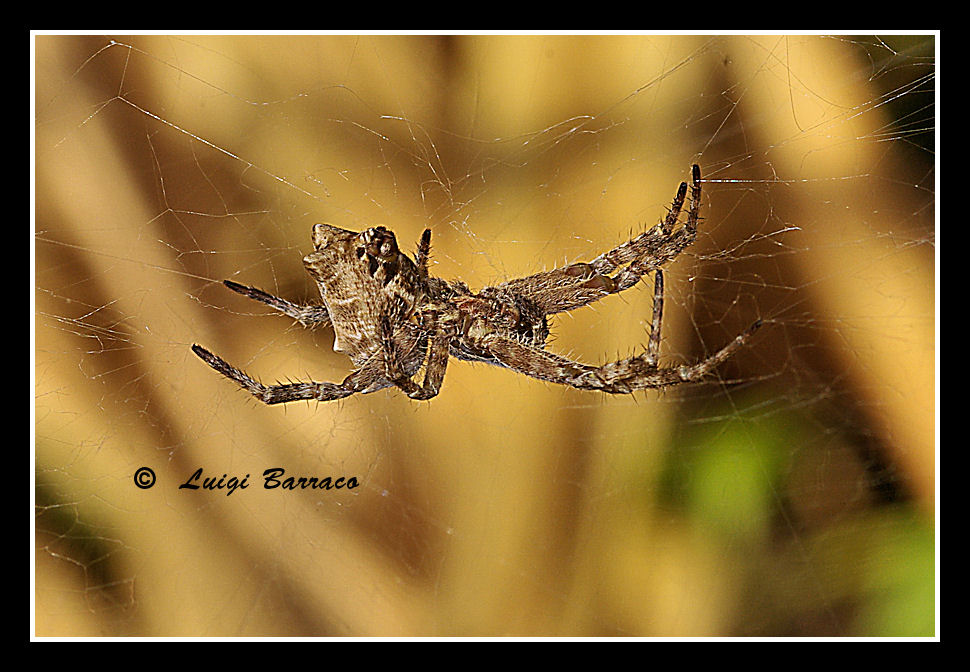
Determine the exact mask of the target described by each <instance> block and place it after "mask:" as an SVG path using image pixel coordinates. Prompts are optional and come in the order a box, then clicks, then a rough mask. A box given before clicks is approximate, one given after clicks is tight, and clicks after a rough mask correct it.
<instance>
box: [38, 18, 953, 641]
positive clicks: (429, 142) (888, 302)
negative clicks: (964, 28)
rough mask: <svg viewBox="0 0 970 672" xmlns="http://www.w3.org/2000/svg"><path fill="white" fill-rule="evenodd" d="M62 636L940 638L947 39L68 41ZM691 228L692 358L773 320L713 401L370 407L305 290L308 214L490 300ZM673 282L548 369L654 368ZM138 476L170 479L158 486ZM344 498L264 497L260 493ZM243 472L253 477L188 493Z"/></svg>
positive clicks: (51, 97)
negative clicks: (652, 342) (330, 482)
mask: <svg viewBox="0 0 970 672" xmlns="http://www.w3.org/2000/svg"><path fill="white" fill-rule="evenodd" d="M34 47H35V76H36V90H35V99H34V104H35V110H34V112H35V117H34V119H35V126H34V131H35V137H36V166H35V169H36V170H35V179H36V202H35V212H36V224H35V239H34V249H35V292H34V297H35V301H36V311H35V315H34V324H35V329H36V342H35V351H34V354H35V370H34V371H35V389H34V395H35V396H34V408H35V437H36V438H35V445H34V451H35V455H36V471H35V475H34V476H35V488H34V492H35V526H36V535H35V553H36V560H35V591H34V599H35V621H34V627H35V631H36V634H37V635H40V636H47V635H52V636H74V635H82V636H101V635H115V636H127V635H134V636H278V635H283V636H333V635H340V636H357V635H366V636H499V635H502V636H579V637H589V636H637V637H639V636H659V637H680V636H904V637H908V636H932V635H933V634H934V633H935V632H936V606H937V605H936V601H935V592H936V591H935V588H936V576H935V566H936V557H935V548H936V546H935V537H936V518H935V516H936V490H935V482H936V479H935V471H936V460H935V433H936V429H937V428H936V420H935V418H936V413H935V407H936V393H935V387H936V379H935V358H936V351H935V327H934V324H935V319H936V312H935V311H936V308H935V296H936V284H935V276H936V233H935V226H936V221H935V179H936V175H935V169H934V164H935V141H936V138H935V133H936V129H935V109H934V90H935V86H936V82H935V49H936V44H935V39H934V37H933V36H916V35H909V36H890V37H878V38H877V37H844V36H843V37H821V36H807V35H801V36H794V37H784V36H742V35H735V36H723V37H722V36H663V37H649V36H640V37H637V36H632V37H620V36H607V37H594V36H537V37H532V36H471V37H464V36H429V37H425V36H411V37H396V36H366V37H357V36H318V37H295V36H273V37H241V36H216V37H209V36H180V37H169V36H133V37H129V36H114V37H101V36H63V37H62V36H36V37H35V38H34ZM692 163H697V164H699V165H700V167H701V171H702V173H703V176H704V179H705V183H704V185H703V187H704V195H703V203H702V210H701V216H702V217H703V220H702V222H701V225H700V234H699V236H698V239H697V242H696V243H695V244H694V245H693V246H692V247H691V248H690V249H689V250H688V251H687V252H686V253H685V254H683V255H682V256H681V257H679V258H678V259H677V260H676V261H675V262H674V263H673V264H672V265H671V267H670V268H669V270H668V271H667V274H666V278H665V279H666V281H667V282H666V285H667V302H666V305H665V309H666V312H665V322H664V333H663V339H664V340H663V344H662V350H661V352H662V355H661V356H662V361H663V362H664V363H665V364H667V365H678V364H681V363H685V362H693V361H696V360H698V359H701V358H703V357H704V356H706V355H707V354H710V353H712V352H714V351H716V350H717V349H719V348H720V347H722V346H723V345H724V344H725V343H727V342H728V341H730V340H731V339H732V338H734V336H735V335H736V334H738V333H739V332H740V331H741V330H742V329H744V328H745V327H746V326H747V325H749V324H750V323H751V322H753V321H754V320H755V319H757V318H759V317H760V318H762V319H763V320H764V321H765V327H764V328H763V329H762V330H761V331H760V332H759V333H758V334H757V335H756V336H755V338H753V339H752V341H751V342H750V343H749V344H747V346H746V347H745V348H744V350H743V351H742V352H740V353H739V354H738V355H737V356H736V357H735V358H733V359H732V360H731V361H729V362H727V363H726V364H725V365H723V366H722V367H720V369H719V370H718V371H717V375H716V376H713V377H712V378H711V379H710V380H708V381H705V382H703V383H700V384H693V385H690V386H686V387H679V388H674V389H669V390H667V391H664V392H656V391H648V392H639V393H637V394H635V395H633V396H616V397H613V396H607V395H601V394H597V393H593V392H581V391H577V390H572V389H566V388H563V387H560V386H555V385H550V384H547V383H543V382H540V381H536V380H532V379H529V378H525V377H522V376H518V375H516V374H513V373H511V372H509V371H506V370H502V369H498V368H495V367H488V366H485V365H474V364H470V363H465V362H457V361H454V360H453V361H452V363H451V365H450V367H449V370H448V374H447V377H446V379H445V383H444V386H443V388H442V391H441V394H440V395H439V396H438V397H436V398H435V399H433V400H431V401H430V402H427V403H421V402H414V401H411V400H409V399H408V398H407V397H406V396H405V395H403V394H402V393H400V392H396V391H393V390H388V391H382V392H378V393H375V394H371V395H366V396H356V397H351V398H348V399H346V400H343V401H340V402H336V403H329V404H306V403H294V404H288V405H286V406H285V407H281V406H277V407H266V406H263V405H262V404H259V403H258V402H256V401H255V400H254V399H253V398H252V397H250V396H249V395H247V394H246V393H244V392H242V391H240V390H239V389H238V388H237V387H236V386H234V385H233V384H232V383H230V382H229V381H227V380H225V379H223V378H222V377H220V376H219V375H217V374H215V373H214V372H213V371H212V370H210V369H209V368H208V367H206V366H205V365H204V364H203V363H202V362H200V361H199V360H198V359H197V358H196V357H195V356H194V355H193V354H192V353H191V351H190V350H189V347H190V345H191V344H192V343H200V344H203V345H205V346H206V347H207V348H209V349H211V350H212V351H213V352H215V353H217V354H219V355H220V356H222V357H224V358H225V359H226V360H227V361H229V362H231V363H233V364H234V365H236V366H239V367H240V368H243V369H245V370H246V371H248V372H250V373H251V374H253V375H255V376H257V377H259V378H261V379H262V380H263V381H264V382H275V381H277V380H311V379H312V380H329V381H340V380H342V379H343V377H344V376H346V375H347V373H349V371H350V368H349V360H348V359H347V358H346V357H344V356H342V355H339V354H336V353H334V352H332V350H331V346H332V343H333V334H332V331H330V330H328V329H318V330H305V329H303V328H302V327H300V326H299V325H293V324H292V323H291V322H290V321H289V320H287V319H286V318H283V317H280V316H277V315H273V314H271V311H269V310H268V309H265V308H263V307H261V306H260V305H259V304H257V303H254V302H252V301H248V300H246V299H245V298H244V297H241V296H239V295H236V294H234V293H232V292H230V291H228V290H227V289H226V288H225V287H224V286H223V285H222V284H221V281H222V280H223V279H225V278H230V279H233V280H235V281H237V282H241V283H244V284H249V285H255V286H257V287H260V288H262V289H264V290H266V291H269V292H271V293H273V294H276V295H279V296H283V297H287V298H289V299H291V300H294V301H299V302H313V301H316V300H317V299H318V295H317V293H316V288H315V287H314V286H313V284H312V282H311V281H310V279H309V277H308V276H307V275H306V273H305V272H304V270H303V265H302V257H303V255H304V254H306V253H307V252H308V251H310V250H311V249H312V248H311V245H310V239H309V235H310V227H311V226H312V224H313V223H314V222H317V221H327V222H330V223H333V224H335V225H337V226H341V227H343V228H347V229H353V230H360V229H363V228H366V227H370V226H378V225H381V226H386V227H388V228H390V229H392V230H393V231H395V233H396V234H397V236H398V240H399V242H400V243H401V246H402V248H405V249H414V246H415V245H416V243H417V240H418V238H419V236H420V233H421V231H422V230H423V229H424V228H426V227H430V228H431V229H432V230H433V240H432V244H433V250H432V252H433V266H432V274H434V275H437V276H440V277H444V278H448V279H461V280H464V281H465V282H467V283H468V284H469V285H470V286H471V287H472V288H473V289H477V288H480V287H482V286H485V285H488V284H494V283H496V282H500V281H502V280H505V279H508V278H513V277H519V276H522V275H527V274H530V273H534V272H537V271H540V270H543V269H547V268H552V267H554V266H556V265H559V264H563V263H567V262H575V261H585V260H589V259H591V258H593V257H595V256H596V255H598V254H600V253H601V252H603V251H605V250H607V249H610V248H612V247H614V246H615V245H617V244H619V243H621V242H623V241H625V240H627V239H628V238H630V237H631V236H634V235H636V234H637V233H639V232H640V231H642V230H644V229H645V228H647V227H649V226H652V225H653V224H654V223H655V222H657V221H658V220H659V219H661V218H662V217H663V216H664V214H665V213H666V208H668V207H669V205H670V201H671V200H672V198H673V196H674V194H675V193H676V190H677V186H678V184H679V183H680V182H681V181H682V180H686V179H688V176H689V171H690V166H691V164H692ZM651 289H652V281H651V280H649V279H648V281H647V282H645V283H644V284H642V285H641V286H639V287H638V288H635V289H633V290H630V291H629V292H626V293H624V294H623V295H621V296H617V297H609V298H607V299H605V300H603V301H600V302H598V303H596V304H595V305H594V306H592V307H589V308H586V309H583V310H580V311H576V312H574V313H570V314H567V315H562V316H559V317H558V318H556V319H555V321H554V324H553V338H552V339H551V342H550V344H549V346H548V347H549V349H550V350H553V351H555V352H558V353H562V354H566V355H569V356H571V357H573V358H576V359H580V360H582V361H586V362H595V363H599V362H607V361H612V360H614V359H617V358H621V357H626V356H629V355H630V354H632V353H634V352H639V351H642V349H643V348H644V347H645V344H646V340H647V330H648V328H649V320H650V315H651V305H652V303H651V298H652V291H651ZM141 467H149V468H151V469H152V470H153V471H154V472H155V474H156V477H157V481H156V483H155V485H154V487H152V488H150V489H141V488H139V487H136V485H135V482H134V475H135V472H136V471H137V470H138V469H139V468H141ZM274 467H279V468H283V469H285V470H286V475H288V476H289V475H292V476H318V477H325V476H332V477H334V478H336V477H339V476H344V477H350V476H354V477H355V478H356V479H357V480H358V481H359V484H360V485H359V487H357V488H354V489H341V490H329V491H328V490H302V491H301V490H295V491H282V490H280V489H276V490H265V489H263V487H262V478H261V474H262V473H263V471H264V470H266V469H269V468H274ZM200 468H201V469H202V470H203V473H204V475H205V476H206V477H209V476H212V477H216V478H218V477H220V476H222V475H223V474H225V475H226V477H227V479H228V478H229V477H232V476H237V477H238V478H242V477H244V476H245V475H246V474H249V479H248V480H249V483H250V487H249V488H248V489H245V490H236V491H235V492H233V493H232V494H228V495H227V494H226V490H216V491H204V490H198V491H191V490H187V489H180V488H179V487H178V486H179V484H182V483H184V482H185V481H186V480H187V479H188V478H189V477H190V476H191V475H192V474H193V472H195V471H196V470H197V469H200Z"/></svg>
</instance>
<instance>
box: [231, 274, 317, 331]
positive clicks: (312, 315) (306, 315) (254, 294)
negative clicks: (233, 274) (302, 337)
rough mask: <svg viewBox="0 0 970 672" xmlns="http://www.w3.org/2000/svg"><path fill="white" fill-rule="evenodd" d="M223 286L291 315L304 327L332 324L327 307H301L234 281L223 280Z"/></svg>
mask: <svg viewBox="0 0 970 672" xmlns="http://www.w3.org/2000/svg"><path fill="white" fill-rule="evenodd" d="M222 284H224V285H225V286H226V287H228V288H229V289H231V290H232V291H234V292H237V293H239V294H242V295H243V296H248V297H249V298H250V299H253V300H255V301H259V302H261V303H265V304H266V305H267V306H269V307H270V308H273V309H274V310H278V311H279V312H281V313H283V314H284V315H289V316H290V317H292V318H293V319H294V320H296V321H297V322H299V323H300V324H302V325H303V326H304V327H312V326H314V325H317V324H323V325H327V324H330V314H329V313H328V312H327V307H326V306H314V305H307V306H301V305H299V304H296V303H292V302H290V301H287V300H286V299H281V298H279V297H277V296H273V295H272V294H267V293H266V292H264V291H263V290H261V289H256V288H255V287H247V286H246V285H240V284H239V283H238V282H233V281H232V280H223V281H222Z"/></svg>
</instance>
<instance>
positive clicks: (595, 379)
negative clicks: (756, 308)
mask: <svg viewBox="0 0 970 672" xmlns="http://www.w3.org/2000/svg"><path fill="white" fill-rule="evenodd" d="M760 327H761V320H758V321H756V322H755V323H754V324H752V325H751V326H750V327H748V328H747V329H746V330H745V331H743V332H742V333H741V334H739V335H738V336H737V337H736V338H735V339H734V340H733V341H731V342H730V343H728V344H727V345H725V346H724V347H723V348H721V349H720V350H718V351H717V352H715V353H714V354H713V355H711V356H709V357H707V358H706V359H703V360H701V361H700V362H697V363H695V364H690V365H683V366H677V367H670V368H663V367H658V366H657V364H656V363H655V362H653V363H651V357H655V356H656V355H655V354H651V353H650V352H649V351H648V352H647V353H644V354H643V355H639V356H635V357H630V358H628V359H622V360H619V361H616V362H612V363H609V364H604V365H603V366H592V365H589V364H583V363H581V362H575V361H572V360H570V359H567V358H565V357H562V356H560V355H556V354H553V353H551V352H546V351H545V350H542V349H540V348H536V347H533V346H530V345H528V344H525V343H522V342H521V341H518V340H515V339H510V338H505V337H503V336H499V335H496V334H491V335H489V336H486V337H485V339H483V345H484V346H485V347H486V348H487V349H488V351H489V352H490V353H491V354H492V355H494V356H495V358H496V359H497V360H498V361H499V362H501V363H502V364H503V365H504V366H506V367H508V368H510V369H512V370H513V371H517V372H519V373H522V374H524V375H527V376H531V377H533V378H538V379H539V380H544V381H547V382H550V383H557V384H560V385H568V386H570V387H575V388H578V389H581V390H599V391H600V392H608V393H610V394H630V393H632V392H633V391H634V390H643V389H647V388H663V387H670V386H672V385H679V384H681V383H688V382H693V381H696V380H699V379H701V378H704V377H705V376H707V375H708V374H710V373H711V372H712V371H713V370H714V369H715V368H717V366H719V365H720V364H721V363H722V362H724V361H725V360H727V359H728V358H729V357H731V355H733V354H734V353H735V352H736V351H737V350H738V349H739V348H741V347H742V346H743V345H744V344H745V342H746V341H747V340H748V339H749V338H750V337H751V335H752V334H754V333H755V332H756V331H757V330H758V329H759V328H760Z"/></svg>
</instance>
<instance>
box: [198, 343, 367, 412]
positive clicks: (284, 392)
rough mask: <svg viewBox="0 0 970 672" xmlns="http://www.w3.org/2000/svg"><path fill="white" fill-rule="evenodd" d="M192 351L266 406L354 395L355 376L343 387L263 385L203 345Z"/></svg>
mask: <svg viewBox="0 0 970 672" xmlns="http://www.w3.org/2000/svg"><path fill="white" fill-rule="evenodd" d="M192 352H194V353H195V354H197V355H198V356H199V357H200V358H202V361H204V362H205V363H206V364H208V365H209V366H211V367H212V368H213V369H215V370H216V371H218V372H219V373H221V374H222V375H224V376H225V377H226V378H229V379H230V380H233V381H235V382H236V383H237V384H238V385H239V386H240V387H242V388H243V389H244V390H246V391H247V392H249V393H250V394H251V395H253V396H254V397H256V398H257V399H259V400H260V401H261V402H263V403H264V404H269V405H272V404H285V403H286V402H288V401H299V400H316V401H333V400H335V399H342V398H344V397H349V396H350V395H351V394H354V392H356V391H357V390H356V389H354V386H353V385H352V384H348V381H351V379H352V378H353V376H354V374H351V376H348V377H347V379H346V380H345V381H344V382H343V383H342V384H340V385H338V384H337V383H315V382H309V383H284V384H278V385H263V384H262V383H260V382H259V381H257V380H254V379H253V378H252V377H251V376H249V374H247V373H246V372H244V371H242V370H240V369H237V368H236V367H234V366H232V365H231V364H228V363H227V362H226V361H225V360H224V359H222V358H221V357H218V356H216V355H213V354H212V353H211V352H209V351H208V350H206V349H205V348H203V347H202V346H201V345H193V346H192Z"/></svg>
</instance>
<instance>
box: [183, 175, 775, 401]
mask: <svg viewBox="0 0 970 672" xmlns="http://www.w3.org/2000/svg"><path fill="white" fill-rule="evenodd" d="M700 178H701V173H700V168H698V167H697V166H696V165H695V166H694V167H693V171H692V185H691V193H690V208H689V211H688V214H687V222H686V223H685V225H684V226H683V227H681V228H679V229H677V230H676V231H674V225H675V224H676V222H677V218H678V217H679V215H680V211H681V208H682V207H683V205H684V199H685V198H686V196H687V183H686V182H684V183H681V185H680V188H679V189H678V190H677V196H676V197H675V198H674V202H673V205H672V206H671V208H670V212H669V213H668V214H667V217H666V218H665V219H664V220H663V221H662V222H660V223H659V224H657V225H656V226H654V227H653V228H651V229H650V230H649V231H646V232H645V233H642V234H640V235H639V236H637V237H636V238H634V239H633V240H630V241H628V242H626V243H623V244H622V245H620V246H619V247H617V248H615V249H612V250H610V251H609V252H607V253H605V254H601V255H600V256H598V257H596V258H595V259H593V260H592V261H591V262H589V263H578V264H571V265H569V266H563V267H561V268H556V269H553V270H551V271H545V272H543V273H537V274H535V275H530V276H528V277H526V278H519V279H517V280H510V281H508V282H503V283H502V284H500V285H496V286H494V287H486V288H485V289H483V290H482V291H480V292H479V293H477V294H472V292H471V291H470V290H469V289H468V287H467V286H466V285H465V283H463V282H457V281H456V282H447V281H445V280H441V279H440V278H434V277H431V276H429V275H428V256H429V254H430V251H431V230H430V229H428V230H426V231H425V232H424V234H423V235H422V236H421V242H420V243H419V245H418V251H417V255H416V256H415V259H414V261H412V260H411V259H410V258H409V257H408V256H407V255H405V254H404V253H403V252H401V251H400V250H399V249H398V247H397V240H396V239H395V237H394V234H393V233H392V232H390V231H388V230H387V229H385V228H384V227H382V226H378V227H376V228H372V229H367V230H366V231H363V232H361V233H355V232H353V231H345V230H344V229H338V228H337V227H335V226H330V225H329V224H315V225H314V227H313V248H314V251H313V252H312V253H311V254H309V255H307V256H306V257H305V258H304V259H303V263H304V265H305V266H306V269H307V271H308V272H309V273H310V275H311V276H313V278H314V279H315V280H316V281H317V284H318V285H319V287H320V295H321V296H322V297H323V304H324V305H322V306H320V305H307V306H301V305H297V304H295V303H291V302H289V301H287V300H285V299H280V298H277V297H275V296H272V295H270V294H267V293H266V292H263V291H261V290H259V289H255V288H253V287H246V286H244V285H240V284H238V283H235V282H232V281H230V280H226V281H224V282H225V285H226V286H227V287H228V288H229V289H231V290H233V291H234V292H238V293H240V294H243V295H245V296H248V297H249V298H251V299H255V300H257V301H261V302H262V303H265V304H267V305H268V306H270V307H271V308H273V309H275V310H278V311H279V312H281V313H284V314H286V315H289V316H290V317H291V318H293V319H294V320H297V321H298V322H300V323H301V324H303V325H304V326H307V327H309V326H314V325H319V324H328V323H329V324H332V325H333V330H334V334H335V338H334V343H333V349H334V350H335V351H336V352H343V353H346V354H347V355H348V356H349V357H350V359H351V361H352V362H353V364H354V372H353V373H351V374H350V375H349V376H347V377H346V378H345V379H344V381H343V382H342V383H315V382H309V383H286V384H278V385H263V384H262V383H260V382H258V381H256V380H254V379H253V378H252V377H250V376H249V375H247V374H246V373H244V372H243V371H240V370H239V369H237V368H235V367H233V366H230V365H229V364H227V363H226V362H225V361H223V360H222V359H220V358H219V357H217V356H216V355H213V354H212V353H211V352H209V351H208V350H206V349H205V348H203V347H201V346H199V345H193V346H192V350H193V351H194V352H195V354H197V355H198V356H199V357H201V358H202V359H203V360H204V361H205V362H206V363H207V364H208V365H209V366H211V367H212V368H213V369H215V370H216V371H218V372H219V373H221V374H222V375H224V376H226V377H227V378H231V379H232V380H234V381H236V383H238V384H239V385H241V386H242V387H243V388H244V389H245V390H247V391H248V392H250V393H251V394H252V395H253V396H254V397H256V398H257V399H259V400H260V401H262V402H263V403H266V404H282V403H286V402H289V401H297V400H301V399H316V400H317V401H332V400H334V399H341V398H343V397H347V396H350V395H351V394H356V393H361V394H366V393H368V392H374V391H376V390H381V389H384V388H387V387H391V386H392V385H396V386H397V387H399V388H401V389H402V390H404V392H406V393H407V395H408V396H409V397H411V398H412V399H430V398H432V397H434V396H435V395H437V394H438V391H439V390H440V389H441V383H442V381H443V379H444V377H445V368H446V367H447V365H448V357H449V356H450V357H456V358H457V359H464V360H468V361H477V362H487V363H489V364H496V365H498V366H504V367H506V368H509V369H512V370H513V371H518V372H519V373H522V374H525V375H527V376H532V377H533V378H538V379H540V380H545V381H548V382H551V383H559V384H562V385H569V386H572V387H576V388H579V389H583V390H599V391H601V392H609V393H611V394H629V393H631V392H633V391H634V390H640V389H645V388H662V387H667V386H670V385H677V384H680V383H686V382H691V381H695V380H698V379H699V378H702V377H703V376H706V375H708V374H709V373H711V372H712V371H713V370H714V368H715V367H717V366H718V365H719V364H721V362H723V361H725V360H726V359H727V358H728V357H730V356H731V355H732V354H734V352H735V351H737V350H738V349H739V348H740V347H741V346H742V345H743V344H744V343H745V341H747V340H748V338H749V337H750V336H751V335H752V334H753V333H754V332H755V331H756V330H757V329H758V327H760V326H761V320H758V321H756V322H755V323H754V324H752V325H751V326H750V327H748V329H747V330H745V331H744V332H743V333H742V334H741V335H739V336H737V337H736V338H735V339H734V340H733V341H731V342H730V343H728V344H727V345H725V346H724V347H723V348H721V349H720V350H719V351H718V352H716V353H714V354H713V355H711V356H710V357H708V358H707V359H705V360H703V361H701V362H698V363H696V364H692V365H684V366H678V367H672V368H663V367H660V366H659V365H658V352H659V350H660V322H661V318H662V315H663V301H664V285H663V272H662V271H661V270H660V269H661V267H662V266H664V265H665V264H667V263H668V262H670V261H671V260H672V259H674V258H675V257H676V256H677V255H679V254H680V253H681V252H683V250H684V249H685V248H686V247H687V246H688V245H690V244H691V243H692V242H693V240H694V237H695V236H696V234H697V214H698V209H699V208H700V197H701V187H700ZM651 272H653V273H654V291H653V320H652V322H651V326H650V340H649V341H648V344H647V350H646V352H645V353H643V354H642V355H638V356H635V357H630V358H628V359H624V360H620V361H618V362H613V363H611V364H605V365H603V366H591V365H589V364H581V363H579V362H574V361H571V360H569V359H566V358H565V357H561V356H559V355H556V354H553V353H551V352H547V351H546V350H545V349H544V346H545V341H546V337H547V336H548V335H549V327H548V324H547V322H546V316H547V315H554V314H556V313H562V312H565V311H567V310H573V309H575V308H580V307H582V306H585V305H588V304H590V303H593V302H594V301H597V300H599V299H601V298H603V297H604V296H607V295H609V294H616V293H618V292H622V291H623V290H625V289H629V288H630V287H633V286H634V285H635V284H637V283H638V282H639V281H640V278H641V277H642V276H643V275H645V274H647V273H651ZM422 366H424V368H425V373H424V382H423V383H421V384H420V385H419V384H418V383H416V382H415V381H414V380H412V376H414V375H415V374H416V373H417V372H418V371H419V370H420V369H421V367H422Z"/></svg>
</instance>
